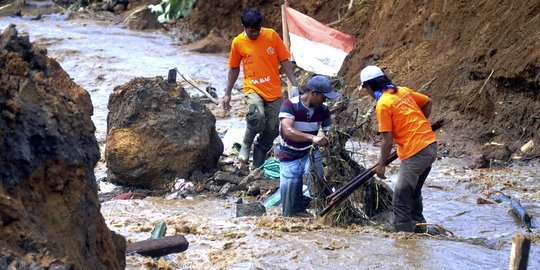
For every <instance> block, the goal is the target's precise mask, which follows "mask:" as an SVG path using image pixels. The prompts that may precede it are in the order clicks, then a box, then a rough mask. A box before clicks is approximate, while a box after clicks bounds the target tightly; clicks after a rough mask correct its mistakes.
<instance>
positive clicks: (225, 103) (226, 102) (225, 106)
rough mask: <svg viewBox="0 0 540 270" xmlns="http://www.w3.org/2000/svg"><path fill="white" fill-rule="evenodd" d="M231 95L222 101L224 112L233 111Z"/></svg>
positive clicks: (225, 96)
mask: <svg viewBox="0 0 540 270" xmlns="http://www.w3.org/2000/svg"><path fill="white" fill-rule="evenodd" d="M230 103H231V95H227V94H225V95H224V96H223V99H222V100H221V105H222V106H223V110H225V111H228V110H230V109H231V104H230Z"/></svg>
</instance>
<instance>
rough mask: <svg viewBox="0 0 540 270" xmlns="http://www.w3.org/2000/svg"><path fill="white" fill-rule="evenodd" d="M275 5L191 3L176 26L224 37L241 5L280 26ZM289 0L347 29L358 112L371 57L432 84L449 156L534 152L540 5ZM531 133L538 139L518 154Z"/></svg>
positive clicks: (407, 82) (349, 81)
mask: <svg viewBox="0 0 540 270" xmlns="http://www.w3.org/2000/svg"><path fill="white" fill-rule="evenodd" d="M282 2H283V1H262V0H256V1H255V0H251V1H249V0H244V1H217V0H210V1H197V2H196V3H195V7H194V10H193V12H192V13H191V14H190V15H189V16H188V17H186V18H184V19H182V20H180V21H179V22H178V23H177V25H178V26H177V27H179V28H182V29H186V28H189V29H190V30H191V31H192V32H193V33H194V35H195V36H201V37H202V36H204V35H205V33H210V32H212V33H213V35H212V36H215V34H216V33H219V34H220V35H221V36H222V37H223V38H227V39H229V40H230V39H231V38H232V37H233V36H235V35H236V34H238V33H239V32H241V31H242V28H241V25H240V20H239V17H240V13H241V11H242V9H244V8H247V7H254V8H257V9H259V10H261V12H262V13H263V15H264V16H265V20H264V25H265V26H267V27H272V28H275V29H276V30H277V31H278V32H279V33H281V13H280V4H281V3H282ZM288 2H289V5H290V6H291V7H293V8H295V9H297V10H299V11H301V12H303V13H305V14H307V15H309V16H311V17H313V18H315V19H317V20H319V21H320V22H322V23H325V24H330V23H333V24H332V27H335V28H336V29H338V30H340V31H342V32H345V33H348V34H350V35H353V36H354V38H355V47H354V49H353V51H352V52H351V53H350V55H349V56H348V57H347V59H346V61H345V63H344V65H343V66H342V69H341V72H340V73H339V77H341V78H342V79H343V80H344V81H345V87H344V89H342V90H341V91H342V93H345V94H346V96H349V97H351V99H352V104H353V105H354V104H363V105H362V106H363V107H362V108H359V109H360V110H361V111H368V110H369V109H370V108H371V107H372V106H373V103H372V102H371V100H369V101H370V102H366V101H362V100H363V99H365V98H366V94H365V92H364V91H361V90H358V89H357V86H358V82H359V78H358V74H359V72H360V70H361V69H362V68H363V67H364V66H366V65H368V64H376V65H379V66H380V67H382V68H383V69H384V70H385V72H387V73H388V74H389V75H390V77H391V78H392V79H393V81H394V82H395V83H396V84H398V85H404V86H408V87H410V88H413V89H417V90H418V89H420V88H421V87H422V86H423V85H424V84H426V83H428V82H430V81H432V83H431V85H430V87H429V88H428V89H427V90H426V92H425V93H426V94H427V95H429V96H430V97H431V98H432V100H433V101H434V104H435V105H434V110H433V114H432V117H431V119H440V118H444V119H446V125H445V128H444V129H443V131H442V132H440V133H439V139H440V140H439V141H440V144H441V145H442V148H444V149H446V151H447V152H448V154H449V155H452V156H461V155H470V154H477V153H482V154H484V156H486V157H489V158H492V159H495V160H503V161H508V158H510V157H514V158H522V157H526V156H536V155H538V154H539V153H540V147H539V145H540V135H538V132H537V131H538V130H539V129H540V114H538V111H540V102H539V98H540V95H539V92H540V73H539V66H540V31H539V30H538V25H540V2H538V1H529V2H527V3H522V4H514V3H509V2H508V1H502V0H499V1H482V0H473V1H450V2H446V1H444V2H442V1H413V0H405V1H403V0H400V1H397V0H394V1H374V0H363V1H353V5H352V7H351V8H350V9H348V4H349V3H350V2H351V1H348V0H339V1H320V0H304V1H288ZM334 22H337V23H334ZM229 44H230V41H229ZM370 120H371V121H372V122H374V121H375V118H374V117H373V116H371V118H370ZM371 126H372V127H374V126H375V125H373V124H372V125H371ZM530 140H533V142H534V145H535V146H534V147H533V148H532V149H530V150H528V151H527V152H526V153H523V152H522V151H521V150H520V148H521V146H523V145H524V144H526V143H527V142H529V141H530ZM486 145H487V146H486ZM494 148H495V149H494ZM494 152H500V153H501V154H495V155H493V154H492V153H494ZM508 153H510V154H508Z"/></svg>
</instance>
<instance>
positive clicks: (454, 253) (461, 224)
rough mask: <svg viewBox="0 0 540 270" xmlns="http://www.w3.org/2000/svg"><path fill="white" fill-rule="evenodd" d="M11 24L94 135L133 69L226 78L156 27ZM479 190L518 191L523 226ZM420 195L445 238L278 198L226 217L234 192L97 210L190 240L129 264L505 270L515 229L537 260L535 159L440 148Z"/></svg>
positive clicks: (539, 173)
mask: <svg viewBox="0 0 540 270" xmlns="http://www.w3.org/2000/svg"><path fill="white" fill-rule="evenodd" d="M11 23H13V24H16V25H17V28H18V30H19V31H21V32H27V33H28V34H29V36H30V40H31V41H32V42H35V43H36V44H39V45H41V46H44V47H46V48H47V50H48V54H49V56H50V57H52V58H55V59H56V60H57V61H58V62H59V63H60V64H61V65H62V67H63V68H64V69H65V70H66V72H67V73H68V74H70V76H71V77H72V78H73V80H74V81H75V82H76V83H78V84H79V85H81V86H82V87H84V88H85V89H86V90H87V91H88V92H89V93H90V95H91V97H92V103H93V106H94V116H93V121H94V123H95V125H96V128H97V131H96V137H97V138H98V141H99V142H101V143H103V142H104V141H105V134H106V128H107V125H106V117H107V102H108V96H109V94H110V93H111V92H112V90H113V89H114V87H115V86H118V85H121V84H124V83H126V82H127V81H129V80H131V79H132V78H134V77H138V76H145V77H153V76H164V77H166V76H167V72H168V70H169V69H171V68H174V67H176V68H178V70H179V71H180V72H182V73H184V74H186V75H187V76H189V77H191V78H192V79H194V80H195V81H197V82H199V83H200V84H201V85H202V86H206V85H208V84H212V86H214V87H215V88H216V89H218V95H220V96H221V95H222V93H223V92H222V89H223V88H224V87H225V84H226V78H227V65H226V63H227V55H208V54H196V53H191V52H188V51H186V50H184V49H183V48H182V47H180V46H178V45H177V44H174V42H173V41H172V39H171V38H169V37H168V36H167V35H166V34H165V33H159V32H135V31H130V30H126V29H122V28H120V27H118V26H117V25H111V24H105V23H96V22H91V21H82V20H64V17H63V16H60V15H54V16H45V17H44V18H43V19H42V20H38V21H33V20H24V19H18V18H0V28H2V29H4V28H5V27H7V26H8V25H9V24H11ZM190 91H192V92H193V94H194V95H196V94H197V92H196V91H195V90H190ZM190 93H191V92H190ZM231 125H242V123H241V121H239V119H238V118H237V117H236V118H235V117H233V118H230V119H225V120H218V123H217V126H218V128H227V127H228V126H231ZM356 148H359V149H356V150H359V151H360V153H361V154H360V155H358V156H357V159H358V161H359V162H360V163H363V164H365V165H372V164H373V163H375V162H376V161H377V160H376V155H377V153H376V149H374V148H372V147H366V146H362V147H356ZM397 166H398V164H393V165H392V166H391V167H390V168H389V169H388V174H389V175H390V177H389V178H388V179H387V180H386V181H387V183H388V184H389V185H390V186H391V187H393V186H394V184H395V181H396V175H395V172H396V171H397ZM104 168H105V167H104V165H103V164H98V167H97V168H96V176H97V179H100V176H103V175H105V171H104V170H105V169H104ZM488 189H492V190H501V191H503V192H504V193H505V194H507V195H509V196H512V197H514V198H518V199H521V203H522V205H523V206H524V207H525V209H527V211H528V212H529V214H530V215H532V216H533V227H534V228H533V229H532V232H526V230H525V229H524V228H522V227H521V226H520V224H519V223H518V222H517V221H516V220H515V219H514V218H513V216H512V215H510V214H509V212H508V211H509V207H508V206H507V205H506V204H477V199H478V198H485V196H484V195H483V194H482V192H484V191H486V190H488ZM423 194H424V203H425V206H424V207H425V209H424V215H425V216H426V218H427V219H428V222H430V223H436V224H440V225H442V226H444V227H445V228H447V229H448V230H450V231H452V232H453V233H454V236H453V237H452V236H444V237H443V236H439V237H430V236H418V235H414V236H411V235H406V234H394V233H388V232H384V231H382V230H379V229H375V228H372V227H359V226H351V227H348V228H334V227H328V226H325V225H322V224H321V223H320V222H319V220H317V219H316V218H312V219H309V218H282V217H280V216H279V212H280V208H279V207H273V208H270V209H269V213H268V215H267V216H264V217H259V218H254V217H249V218H246V217H244V218H235V211H236V210H235V204H234V198H227V199H218V198H214V197H211V196H198V197H195V198H191V199H181V200H166V199H164V198H158V197H149V198H146V199H143V200H129V201H107V202H104V203H103V204H102V206H101V212H102V214H103V216H104V217H105V220H106V222H107V225H108V226H109V228H110V229H111V230H114V231H116V232H117V233H119V234H121V235H124V236H125V237H126V239H127V240H128V241H139V240H144V239H148V238H149V236H150V232H151V230H152V228H153V227H154V226H155V225H156V224H157V223H158V222H159V221H166V223H167V228H168V229H167V235H174V234H183V235H184V236H185V237H186V239H187V240H188V241H189V248H188V250H187V251H186V252H183V253H181V254H174V255H168V256H165V257H162V258H159V259H152V258H146V257H143V256H139V255H136V254H131V255H128V256H127V269H508V263H509V254H510V248H511V242H512V241H511V240H512V237H513V236H514V235H515V234H516V233H519V232H521V233H526V234H528V235H530V236H531V238H532V239H533V243H532V246H531V253H530V256H529V269H540V245H539V244H538V242H539V229H536V226H537V224H538V222H537V219H536V218H537V217H538V216H540V207H539V202H540V164H539V163H538V161H531V162H528V163H516V164H515V165H513V166H510V167H507V168H492V169H481V170H468V169H464V166H463V161H462V160H460V159H452V158H441V159H439V160H438V161H436V162H435V164H434V168H433V170H432V173H431V175H430V178H428V181H427V182H426V186H425V187H424V189H423Z"/></svg>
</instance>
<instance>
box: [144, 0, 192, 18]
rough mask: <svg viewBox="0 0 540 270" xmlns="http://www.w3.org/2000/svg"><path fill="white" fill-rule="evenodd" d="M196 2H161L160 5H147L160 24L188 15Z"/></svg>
mask: <svg viewBox="0 0 540 270" xmlns="http://www.w3.org/2000/svg"><path fill="white" fill-rule="evenodd" d="M195 1H196V0H162V2H161V3H160V4H157V5H148V8H149V9H150V11H151V12H152V13H153V14H154V15H156V16H157V19H158V21H159V22H160V23H166V22H168V21H170V20H177V19H179V18H182V17H184V16H186V15H187V14H189V12H191V10H192V8H193V4H194V3H195Z"/></svg>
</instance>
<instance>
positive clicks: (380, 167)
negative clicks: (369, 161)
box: [375, 164, 386, 179]
mask: <svg viewBox="0 0 540 270" xmlns="http://www.w3.org/2000/svg"><path fill="white" fill-rule="evenodd" d="M385 172H386V166H384V165H380V164H379V165H377V167H375V173H376V174H377V177H379V178H381V179H386V176H384V173H385Z"/></svg>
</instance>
